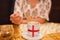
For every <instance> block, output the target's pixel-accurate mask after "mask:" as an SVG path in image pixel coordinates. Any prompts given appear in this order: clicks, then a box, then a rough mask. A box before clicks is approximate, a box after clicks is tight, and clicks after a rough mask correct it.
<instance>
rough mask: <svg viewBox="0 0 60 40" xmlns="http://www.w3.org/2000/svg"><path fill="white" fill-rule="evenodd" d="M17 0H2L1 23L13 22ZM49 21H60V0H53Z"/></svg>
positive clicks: (0, 2)
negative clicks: (11, 19)
mask: <svg viewBox="0 0 60 40" xmlns="http://www.w3.org/2000/svg"><path fill="white" fill-rule="evenodd" d="M14 3H15V0H0V24H12V23H11V21H10V15H11V14H12V13H13V10H14ZM49 19H50V21H49V22H56V23H60V0H52V8H51V12H50V15H49Z"/></svg>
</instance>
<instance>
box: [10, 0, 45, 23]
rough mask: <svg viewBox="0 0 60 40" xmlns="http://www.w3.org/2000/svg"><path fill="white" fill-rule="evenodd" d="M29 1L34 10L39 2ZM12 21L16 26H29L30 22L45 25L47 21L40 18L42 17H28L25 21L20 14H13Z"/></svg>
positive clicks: (36, 0)
mask: <svg viewBox="0 0 60 40" xmlns="http://www.w3.org/2000/svg"><path fill="white" fill-rule="evenodd" d="M27 1H28V2H29V3H30V5H31V8H34V7H35V5H36V4H37V3H38V1H39V0H27ZM33 1H34V2H33ZM10 20H11V22H12V23H14V24H27V23H28V22H29V21H37V22H39V23H41V24H43V23H44V22H45V19H44V18H40V17H37V18H32V17H28V18H27V19H26V20H23V19H22V18H21V17H20V14H19V13H18V12H17V13H13V14H11V15H10Z"/></svg>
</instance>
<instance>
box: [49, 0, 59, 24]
mask: <svg viewBox="0 0 60 40" xmlns="http://www.w3.org/2000/svg"><path fill="white" fill-rule="evenodd" d="M49 17H50V22H56V23H60V0H52V8H51V12H50V15H49Z"/></svg>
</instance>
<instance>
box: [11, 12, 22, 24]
mask: <svg viewBox="0 0 60 40" xmlns="http://www.w3.org/2000/svg"><path fill="white" fill-rule="evenodd" d="M10 21H11V22H12V23H14V24H21V22H22V18H21V17H20V14H19V13H13V14H11V15H10Z"/></svg>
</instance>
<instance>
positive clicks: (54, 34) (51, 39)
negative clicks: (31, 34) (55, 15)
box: [14, 23, 60, 40]
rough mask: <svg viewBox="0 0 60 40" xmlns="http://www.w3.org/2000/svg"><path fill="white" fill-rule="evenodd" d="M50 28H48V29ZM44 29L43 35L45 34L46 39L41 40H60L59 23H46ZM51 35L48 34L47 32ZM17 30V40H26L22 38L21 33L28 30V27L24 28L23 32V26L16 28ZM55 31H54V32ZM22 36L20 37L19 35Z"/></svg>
mask: <svg viewBox="0 0 60 40" xmlns="http://www.w3.org/2000/svg"><path fill="white" fill-rule="evenodd" d="M47 27H48V28H47ZM41 28H42V29H43V28H44V30H42V33H44V37H43V38H42V39H41V40H60V24H57V23H46V24H43V25H42V27H41ZM46 28H47V30H48V29H50V30H48V32H49V33H50V34H46V32H47V30H46ZM14 29H15V39H16V40H18V39H19V40H25V39H24V38H23V37H22V36H21V33H22V31H25V30H26V27H22V29H23V30H21V26H20V27H16V28H14ZM53 29H54V31H53ZM19 34H20V35H19Z"/></svg>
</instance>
